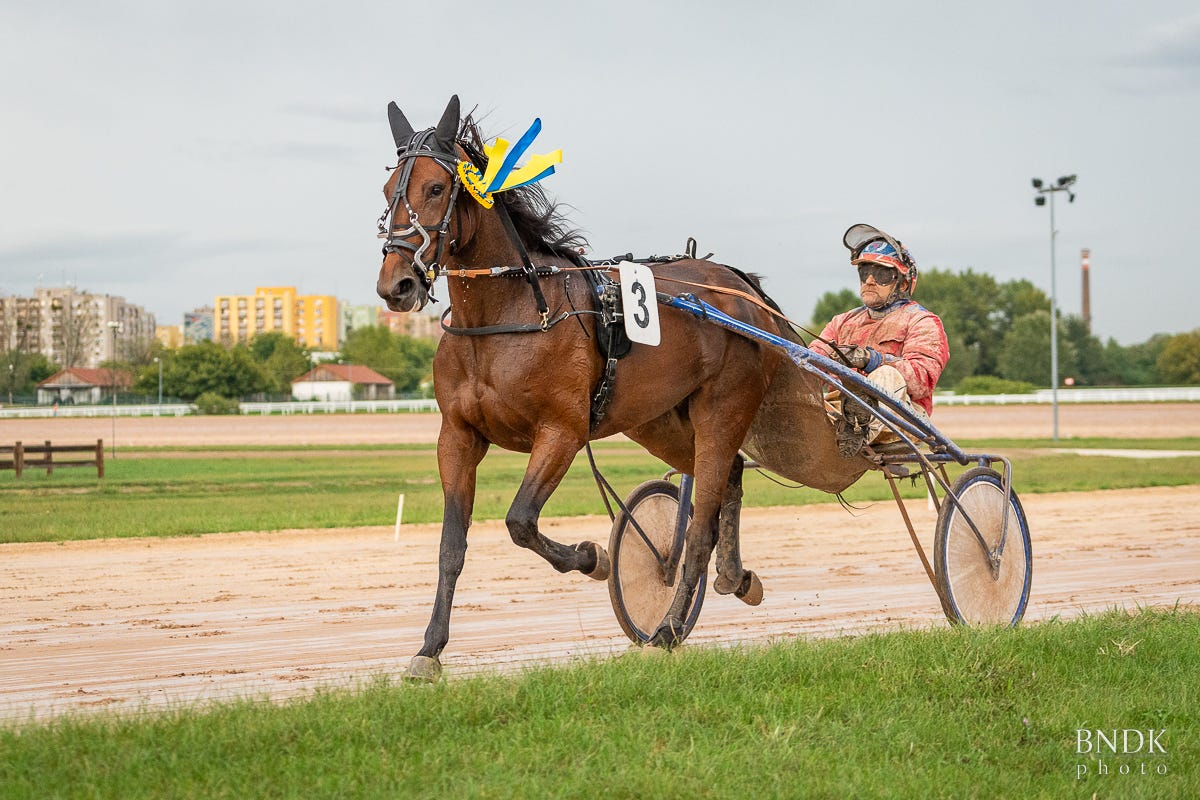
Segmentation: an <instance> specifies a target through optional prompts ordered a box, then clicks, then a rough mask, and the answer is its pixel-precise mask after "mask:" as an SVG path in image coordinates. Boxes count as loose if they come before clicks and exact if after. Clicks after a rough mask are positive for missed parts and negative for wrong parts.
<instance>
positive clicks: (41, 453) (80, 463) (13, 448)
mask: <svg viewBox="0 0 1200 800" xmlns="http://www.w3.org/2000/svg"><path fill="white" fill-rule="evenodd" d="M63 453H66V454H68V458H65V459H63V458H57V459H56V458H55V457H54V456H55V455H56V454H63ZM80 453H87V454H88V457H87V458H82V457H80V455H79V454H80ZM30 456H33V458H30ZM56 467H95V468H96V476H97V477H100V478H103V477H104V440H103V439H97V440H96V443H95V444H51V443H50V441H49V440H47V441H46V442H45V443H44V444H25V443H24V442H17V443H16V444H11V445H0V470H6V469H11V470H13V471H15V472H16V473H17V477H18V478H19V477H21V473H23V472H24V471H25V470H27V469H44V470H46V474H47V475H53V474H54V470H55V468H56Z"/></svg>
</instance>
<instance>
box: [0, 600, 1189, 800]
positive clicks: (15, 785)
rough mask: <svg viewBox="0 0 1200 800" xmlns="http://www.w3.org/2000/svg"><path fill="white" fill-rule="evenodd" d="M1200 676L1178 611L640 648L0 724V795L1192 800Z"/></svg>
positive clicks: (1185, 624)
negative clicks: (402, 680)
mask: <svg viewBox="0 0 1200 800" xmlns="http://www.w3.org/2000/svg"><path fill="white" fill-rule="evenodd" d="M1197 674H1200V613H1197V612H1196V611H1194V610H1191V611H1189V610H1186V609H1174V610H1166V611H1143V612H1142V613H1138V614H1134V615H1132V616H1129V615H1126V614H1124V613H1118V612H1113V613H1108V614H1103V615H1099V616H1093V617H1085V618H1082V619H1078V620H1075V621H1071V622H1058V621H1051V622H1046V623H1042V624H1038V625H1033V626H1030V627H1025V628H1021V629H1017V630H1007V629H1003V630H1001V629H983V630H967V629H939V630H925V631H902V632H895V633H886V634H875V635H868V636H862V637H857V638H840V639H819V640H810V641H804V640H793V641H788V642H781V643H777V644H774V645H771V646H768V647H762V648H753V649H734V650H723V649H704V650H694V651H692V650H688V649H687V648H684V649H683V651H681V652H677V653H674V654H670V655H665V654H664V655H659V656H657V657H652V656H649V655H642V654H640V653H637V652H631V653H630V654H629V655H628V656H624V657H619V658H616V659H612V660H609V661H607V662H600V663H592V662H589V663H580V664H577V665H574V666H571V667H567V668H559V669H540V670H536V671H530V672H527V673H524V674H521V675H519V676H514V677H504V676H495V677H483V678H473V679H467V680H460V681H454V682H451V683H443V684H440V685H434V686H426V685H404V684H400V685H397V684H393V683H390V682H389V681H387V680H386V679H383V678H379V679H375V680H374V682H372V683H369V684H368V685H366V686H364V687H359V688H358V689H357V690H354V691H352V690H344V691H327V692H322V693H320V694H317V695H315V696H313V697H311V698H307V699H305V700H303V701H296V702H292V703H289V704H287V705H284V706H282V707H279V706H274V705H271V704H269V703H264V702H255V701H248V700H247V701H239V702H233V703H225V704H219V705H214V706H210V707H206V708H201V709H195V708H183V709H179V710H177V711H174V712H166V713H159V714H151V715H145V716H139V715H133V716H90V717H78V718H62V719H58V720H56V721H53V722H50V723H47V724H29V725H11V724H10V725H8V726H5V727H2V728H0V753H3V758H2V759H0V794H2V795H3V796H4V797H6V798H24V797H29V798H42V797H97V798H108V797H113V798H140V797H205V798H218V797H231V798H241V797H341V798H357V797H363V798H378V797H447V798H450V797H453V798H459V797H593V796H595V797H612V798H647V797H730V798H739V800H740V799H741V798H774V797H922V798H924V797H978V798H1018V797H1020V798H1063V797H1134V798H1137V797H1148V798H1149V797H1155V798H1158V797H1178V798H1184V797H1197V796H1200V761H1198V759H1197V748H1198V747H1200V739H1198V737H1197V731H1198V730H1200V727H1198V726H1200V689H1198V688H1197V686H1198V685H1197V683H1196V680H1195V677H1196V675H1197ZM1081 729H1086V730H1095V729H1100V730H1104V731H1106V735H1109V734H1108V732H1110V731H1113V730H1117V731H1121V730H1125V729H1129V730H1138V731H1141V732H1142V734H1143V736H1145V734H1146V731H1147V730H1154V731H1161V732H1162V733H1159V734H1158V735H1157V736H1156V737H1155V740H1156V743H1157V744H1158V746H1159V748H1160V749H1161V750H1162V751H1163V752H1159V751H1158V750H1156V751H1155V752H1154V753H1153V754H1150V753H1148V752H1147V751H1146V748H1145V747H1143V748H1142V749H1141V751H1140V752H1137V753H1116V754H1114V753H1111V752H1100V753H1097V752H1095V751H1094V750H1092V751H1091V752H1084V753H1080V752H1078V751H1079V750H1080V749H1081V748H1080V745H1079V742H1080V734H1079V733H1078V731H1079V730H1081ZM1091 741H1098V740H1095V739H1094V737H1093V738H1092V740H1089V748H1090V742H1091ZM1132 743H1133V744H1136V741H1133V742H1132ZM1130 749H1132V747H1131V748H1130ZM1105 770H1107V773H1105ZM1122 770H1126V773H1123V772H1122Z"/></svg>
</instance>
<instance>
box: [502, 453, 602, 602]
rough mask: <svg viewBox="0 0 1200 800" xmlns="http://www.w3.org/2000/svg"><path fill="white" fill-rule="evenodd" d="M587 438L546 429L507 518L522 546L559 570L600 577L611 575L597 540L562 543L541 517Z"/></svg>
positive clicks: (599, 579)
mask: <svg viewBox="0 0 1200 800" xmlns="http://www.w3.org/2000/svg"><path fill="white" fill-rule="evenodd" d="M581 447H583V441H580V440H577V439H576V438H574V437H572V436H570V435H568V434H563V433H546V434H543V435H541V436H539V437H538V439H537V441H535V442H534V446H533V451H532V452H531V453H530V455H529V466H528V467H527V468H526V470H525V478H524V480H522V481H521V488H520V489H518V490H517V496H516V497H515V498H514V499H513V503H512V506H511V507H510V508H509V509H508V515H507V516H506V517H505V519H504V521H505V523H506V524H507V525H508V534H509V536H511V537H512V540H513V542H515V543H516V544H517V545H519V546H520V547H525V548H528V549H530V550H532V551H533V552H535V553H537V554H538V555H539V556H541V557H542V558H544V559H546V560H547V561H549V562H550V565H551V566H552V567H554V568H555V569H556V570H558V571H559V572H571V571H572V570H578V571H579V572H582V573H583V574H584V575H587V576H588V577H589V578H594V579H596V580H598V581H603V580H607V579H608V573H609V560H608V553H606V552H605V551H604V548H603V547H601V546H600V545H599V544H597V543H596V542H580V543H579V544H576V545H565V544H559V543H558V542H555V541H553V540H551V539H547V538H546V537H545V536H544V535H542V533H541V531H539V530H538V517H539V516H540V515H541V513H542V507H543V506H545V505H546V501H547V500H549V499H550V495H551V494H553V493H554V490H555V489H557V488H558V484H559V483H560V482H561V481H562V479H563V476H564V475H566V474H567V470H568V469H569V468H570V467H571V463H572V462H573V461H574V460H575V455H576V453H578V452H579V449H580V448H581Z"/></svg>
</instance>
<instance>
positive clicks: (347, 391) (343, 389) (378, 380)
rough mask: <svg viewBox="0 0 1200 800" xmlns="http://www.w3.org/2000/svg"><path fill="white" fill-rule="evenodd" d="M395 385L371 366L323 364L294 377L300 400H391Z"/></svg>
mask: <svg viewBox="0 0 1200 800" xmlns="http://www.w3.org/2000/svg"><path fill="white" fill-rule="evenodd" d="M395 396H396V386H395V384H393V383H392V382H391V381H390V380H388V379H387V378H386V377H384V376H383V375H380V374H379V373H378V372H376V371H375V370H373V369H371V368H370V367H362V366H358V365H355V364H321V365H320V366H318V367H316V368H315V369H312V370H309V371H308V372H306V373H304V374H303V375H301V376H300V377H299V378H296V379H295V380H294V381H292V397H294V398H296V399H297V400H342V401H345V400H391V399H392V398H393V397H395Z"/></svg>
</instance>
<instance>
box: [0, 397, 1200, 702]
mask: <svg viewBox="0 0 1200 800" xmlns="http://www.w3.org/2000/svg"><path fill="white" fill-rule="evenodd" d="M1106 408H1109V409H1113V408H1118V409H1123V413H1121V414H1116V415H1111V416H1109V417H1108V418H1107V420H1105V419H1104V417H1105V415H1103V414H1099V415H1097V414H1096V413H1095V412H1093V413H1092V414H1090V415H1089V416H1091V417H1094V418H1095V419H1093V421H1092V422H1090V423H1088V424H1097V425H1101V426H1105V425H1107V426H1108V427H1109V428H1110V429H1111V427H1112V426H1113V425H1115V424H1116V421H1117V420H1119V419H1121V418H1126V422H1124V423H1122V424H1125V425H1126V426H1127V430H1136V431H1137V432H1125V433H1124V434H1123V435H1126V436H1154V435H1173V436H1174V435H1191V436H1195V435H1200V434H1198V431H1200V406H1194V407H1193V406H1182V407H1181V408H1182V409H1183V411H1181V412H1180V414H1178V415H1176V414H1166V413H1163V407H1161V406H1156V407H1155V409H1154V413H1149V414H1147V413H1144V410H1143V413H1130V410H1131V407H1106ZM955 410H956V411H957V410H958V409H955ZM1014 410H1024V409H1014ZM1037 410H1038V411H1041V412H1046V411H1047V410H1046V409H1044V408H1043V409H1037ZM1065 410H1066V409H1064V411H1065ZM946 411H950V409H946ZM971 411H972V412H973V416H974V417H975V418H976V421H974V422H972V421H971V419H970V418H971V416H972V415H971V414H964V415H963V417H962V420H961V421H959V422H955V423H954V425H955V427H954V428H953V429H952V430H953V433H952V435H954V436H957V437H961V438H969V437H975V436H988V435H997V434H992V433H983V432H977V431H984V430H990V428H989V427H988V426H990V425H994V424H997V417H998V416H1000V415H998V414H997V413H996V409H972V410H971ZM939 413H940V412H939ZM951 416H953V415H951V414H945V417H944V418H943V419H940V420H939V422H941V423H942V424H943V425H944V426H945V427H946V429H947V430H951V425H950V417H951ZM275 419H277V420H287V421H288V422H289V423H291V422H293V421H295V420H304V422H303V423H302V424H303V425H312V427H311V428H309V429H306V430H310V431H311V432H315V431H318V430H319V431H321V432H322V433H323V434H324V435H329V436H333V435H334V434H333V433H332V431H333V430H334V429H337V428H339V427H341V426H340V425H339V424H337V421H338V420H339V419H341V420H342V421H343V422H346V423H351V422H352V423H354V424H355V425H357V424H358V423H359V422H360V421H361V420H366V421H367V423H366V424H367V426H368V427H367V428H361V429H360V428H358V427H354V428H353V430H351V431H347V430H343V431H341V433H340V434H338V435H337V437H336V439H335V440H336V441H337V442H346V443H351V442H359V441H363V440H364V439H362V438H360V437H366V436H371V435H378V434H377V433H371V432H370V431H376V432H377V431H380V430H383V429H385V428H392V429H395V428H404V427H405V426H404V424H403V423H404V421H406V420H409V419H422V420H424V421H425V423H426V425H427V424H428V419H429V418H428V417H427V416H422V417H413V418H409V417H404V416H395V417H386V418H384V417H379V418H375V417H343V418H319V417H312V418H275ZM310 420H311V422H309V421H310ZM1064 420H1065V417H1064ZM65 421H66V420H51V421H49V422H51V423H61V422H65ZM201 421H202V422H208V421H207V420H201ZM10 422H11V421H10ZM71 422H75V421H71ZM85 422H86V421H85ZM153 422H154V423H156V425H154V426H149V427H150V431H149V432H147V433H142V434H138V435H140V436H143V437H144V438H143V440H142V442H143V443H145V444H151V443H153V444H163V445H183V444H198V443H202V442H198V441H196V439H195V438H192V439H189V440H183V439H182V438H181V439H174V438H172V437H174V436H177V435H180V436H182V435H181V434H178V429H171V428H170V427H169V426H167V425H162V426H161V427H160V426H159V425H158V423H171V422H175V423H180V422H183V420H154V421H153ZM219 422H220V423H228V422H230V421H229V420H219ZM255 422H258V423H259V424H258V425H257V426H254V429H253V433H252V434H251V435H253V436H265V437H266V438H267V439H268V440H270V441H273V442H280V441H281V440H282V441H290V443H296V440H295V439H294V438H292V439H289V437H292V436H296V435H297V431H298V430H300V429H297V428H289V429H288V430H287V431H286V432H283V431H281V430H280V428H283V427H286V426H285V425H284V424H283V423H271V422H267V423H266V424H264V423H263V421H260V420H255ZM381 422H387V423H390V425H383V424H380V423H381ZM1026 422H1027V423H1028V421H1026ZM101 423H102V424H108V421H101ZM315 423H321V424H320V425H317V424H315ZM21 424H22V425H26V424H28V425H34V424H36V423H35V422H29V423H25V422H23V423H21ZM117 424H118V426H121V425H125V426H127V427H128V428H129V429H130V430H129V432H128V433H127V434H126V435H127V436H129V439H130V443H131V444H132V443H133V441H134V439H135V433H134V429H135V428H137V424H136V421H131V420H118V423H117ZM1000 424H1004V423H1000ZM1070 424H1071V425H1078V429H1077V430H1078V431H1080V432H1078V433H1068V432H1067V431H1066V425H1065V424H1064V435H1098V434H1095V433H1084V432H1082V431H1084V430H1085V426H1084V424H1083V423H1082V422H1081V421H1072V422H1071V423H1070ZM276 426H278V427H276ZM1156 426H1157V427H1156ZM368 428H369V430H368ZM1159 428H1166V429H1168V432H1167V433H1159V434H1155V433H1152V432H1150V431H1153V430H1156V429H1159ZM43 430H45V429H43ZM221 430H226V431H229V430H231V429H230V428H228V427H222V428H221ZM1123 430H1125V429H1123ZM118 431H120V428H118ZM173 431H174V432H173ZM242 434H243V438H239V439H238V441H239V442H243V443H244V442H246V438H248V437H247V432H246V431H242ZM22 435H23V436H25V437H27V438H28V439H37V438H59V439H63V438H64V437H65V435H66V434H65V433H64V431H63V430H61V429H57V428H56V429H55V430H54V431H53V433H51V432H46V433H41V432H39V433H36V434H35V433H32V432H31V433H29V434H25V433H24V432H22ZM100 435H103V434H100ZM190 435H191V436H192V437H195V435H196V433H195V431H194V430H193V431H192V432H191V433H190ZM315 435H316V434H315V433H314V436H315ZM392 435H395V433H394V430H393V433H392ZM404 435H406V436H407V435H410V434H408V433H406V434H404ZM414 435H415V434H414ZM425 435H428V433H426V434H425ZM1006 435H1013V432H1012V431H1011V430H1010V431H1009V433H1008V434H1006ZM1027 435H1031V434H1027ZM1032 435H1036V434H1032ZM80 436H81V437H82V438H87V435H85V434H83V433H82V432H81V433H80ZM212 437H213V434H212V432H211V431H210V432H208V433H204V434H203V440H202V441H203V443H210V444H216V443H218V442H217V441H215V440H214V439H213V438H212ZM7 438H19V437H14V429H13V426H12V425H0V439H7ZM330 441H334V440H332V439H331V440H330ZM368 441H427V439H424V440H422V439H417V438H414V439H411V440H408V439H392V438H387V439H382V440H378V439H368ZM1196 483H1197V484H1200V476H1197V480H1196ZM1023 500H1024V504H1025V509H1026V513H1027V515H1028V517H1029V520H1030V526H1031V529H1032V533H1033V551H1034V584H1033V595H1032V599H1031V601H1030V608H1029V610H1028V612H1027V614H1026V618H1027V619H1032V620H1037V619H1044V618H1046V617H1049V616H1053V615H1063V616H1072V615H1075V614H1078V613H1079V612H1080V611H1081V610H1085V609H1086V610H1097V609H1103V608H1107V607H1111V606H1114V605H1120V606H1126V607H1132V606H1133V605H1134V604H1142V605H1170V604H1173V603H1175V602H1176V601H1182V602H1184V603H1200V579H1198V578H1197V576H1200V512H1197V511H1196V509H1197V507H1200V485H1196V486H1188V487H1179V488H1154V489H1138V490H1120V491H1108V492H1092V493H1079V494H1057V495H1030V496H1026V497H1024V498H1023ZM911 510H913V511H914V512H915V515H914V516H915V519H914V523H915V525H916V527H917V530H919V531H927V532H932V529H933V515H932V513H931V512H930V511H928V510H927V509H926V508H925V507H924V505H923V504H921V503H916V504H914V508H912V509H911ZM856 514H857V515H856V516H850V515H849V514H848V513H847V512H845V511H843V510H842V509H841V508H840V507H838V506H836V505H827V506H809V507H803V508H774V509H747V510H746V512H745V514H744V522H743V532H744V554H745V560H746V563H747V565H748V566H750V567H752V568H754V569H755V570H757V571H758V572H759V574H760V575H761V576H762V579H763V582H764V584H765V586H766V590H767V596H766V600H765V602H764V603H763V605H762V606H759V607H758V608H754V609H751V608H747V607H746V606H743V605H742V604H741V603H740V602H738V601H736V600H733V599H731V598H728V597H718V596H716V595H714V594H711V593H710V595H709V598H708V600H707V602H706V606H705V609H704V613H703V614H702V616H701V619H700V623H699V625H698V626H697V629H696V632H695V633H694V634H693V636H692V639H691V640H690V641H691V642H692V643H695V644H703V643H710V642H718V641H719V642H723V643H730V642H759V641H764V640H768V639H771V638H775V637H786V636H793V635H833V634H837V633H840V632H852V631H861V630H864V629H876V628H887V627H896V626H899V625H910V626H928V625H944V624H946V623H945V622H944V620H943V619H942V617H941V613H940V610H939V607H938V603H937V599H936V597H935V596H934V594H933V591H932V589H931V588H930V586H929V583H928V581H927V579H926V578H925V576H924V573H923V572H922V570H921V566H920V564H919V562H918V560H917V557H916V555H915V553H914V552H913V549H912V545H911V544H910V542H909V540H908V536H907V535H906V533H905V532H904V529H903V526H902V523H901V521H900V519H899V515H898V514H897V512H896V510H895V508H894V507H893V506H892V505H891V504H890V503H886V504H885V503H880V504H877V505H875V506H872V507H870V508H868V509H866V510H864V511H862V512H856ZM544 522H545V525H544V531H545V532H546V533H547V534H548V535H549V536H551V538H555V539H558V540H560V541H572V542H573V541H578V540H581V539H587V538H591V539H598V540H600V541H606V540H607V536H608V527H609V524H608V520H607V518H602V517H587V518H578V519H570V520H546V521H544ZM929 536H930V537H931V536H932V533H930V534H929ZM437 539H438V526H436V525H412V526H404V527H403V528H402V529H401V536H400V541H399V542H396V541H393V531H392V528H391V527H380V528H356V529H348V530H327V531H283V532H273V533H262V532H251V533H233V534H220V535H210V536H205V537H194V538H176V539H162V540H159V539H155V540H104V541H89V542H70V543H66V544H10V545H3V546H0V555H2V556H3V558H2V559H0V603H2V604H3V608H4V609H5V612H4V616H3V622H2V623H0V653H2V656H0V718H9V719H14V718H25V717H28V716H31V715H37V716H45V715H50V714H54V713H61V712H64V711H71V710H87V709H93V708H119V709H127V710H134V709H139V708H144V707H145V708H154V707H159V706H162V705H164V704H170V703H178V702H183V701H189V700H194V699H198V698H218V697H228V696H230V695H234V694H239V695H247V694H248V695H269V696H271V697H274V698H281V697H287V696H290V695H294V694H296V693H298V692H303V691H307V690H311V689H312V688H315V687H317V686H321V685H328V684H331V683H333V684H346V683H351V682H353V681H355V680H359V679H367V678H369V677H370V676H371V675H374V674H378V673H382V672H387V673H391V674H395V673H396V672H397V671H399V670H401V669H403V667H404V666H405V665H406V664H407V661H408V658H409V656H411V655H412V654H413V653H414V652H415V650H416V649H417V647H419V644H420V641H421V636H422V633H423V630H424V626H425V624H426V622H427V621H428V615H429V610H430V603H431V600H432V594H433V583H434V580H435V577H436V573H435V561H436V553H437ZM925 544H926V546H927V547H928V546H929V544H930V543H929V542H928V541H926V542H925ZM459 587H460V588H459V592H458V596H457V598H456V609H455V616H454V623H453V627H452V630H451V637H452V638H451V643H450V646H449V648H448V649H447V650H446V652H445V654H444V656H443V661H444V663H445V665H446V669H447V672H448V673H449V674H451V675H455V674H459V675H461V674H465V673H470V672H473V671H478V670H481V669H497V668H511V667H512V666H513V665H521V664H527V663H534V662H544V661H561V660H566V659H572V658H579V657H590V656H603V655H608V654H611V653H614V652H618V653H619V652H625V651H626V650H627V649H628V644H627V642H626V640H625V639H624V637H623V635H622V634H621V633H620V629H619V628H618V626H617V624H616V621H615V620H614V619H613V616H612V611H611V608H610V606H609V601H608V593H607V591H606V590H605V587H604V586H603V585H602V584H599V583H595V582H593V581H590V580H588V579H587V578H584V577H581V576H579V575H577V574H571V575H559V574H558V573H556V572H554V571H553V570H552V569H550V567H549V566H547V565H546V564H545V563H544V562H542V561H540V560H539V559H538V558H537V557H536V556H534V555H532V554H530V553H528V552H526V551H522V550H518V549H517V548H516V547H515V546H513V545H512V544H511V542H510V541H509V540H508V535H507V533H506V532H505V531H504V528H503V524H502V523H498V522H488V523H477V524H476V525H475V526H474V528H473V529H472V533H471V550H470V552H469V554H468V558H467V566H466V569H465V571H464V573H463V576H462V578H461V580H460V583H459Z"/></svg>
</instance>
